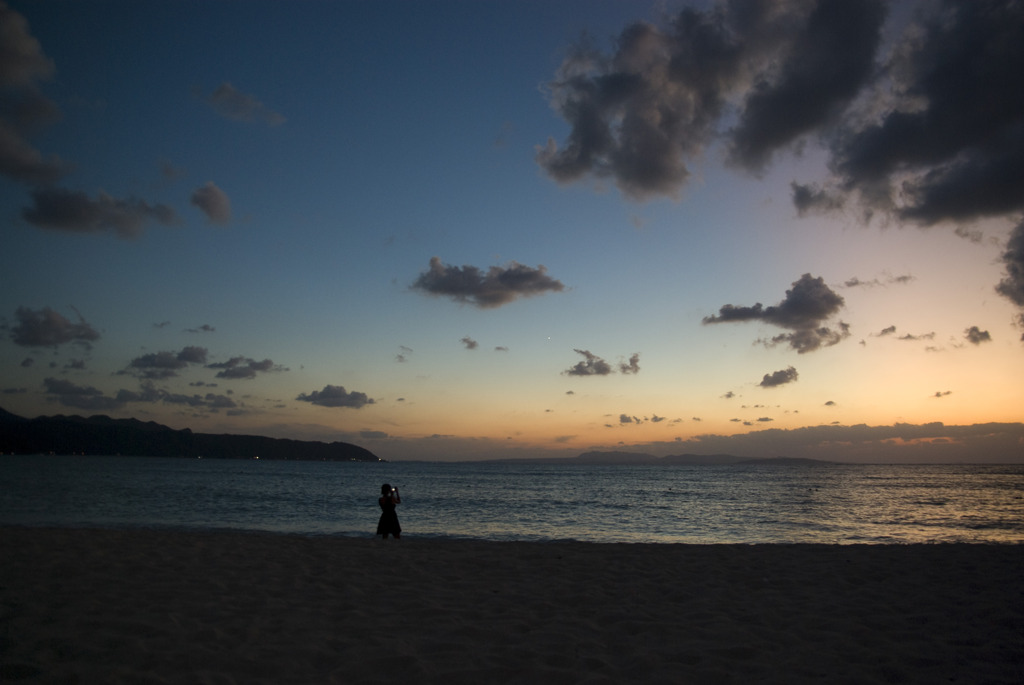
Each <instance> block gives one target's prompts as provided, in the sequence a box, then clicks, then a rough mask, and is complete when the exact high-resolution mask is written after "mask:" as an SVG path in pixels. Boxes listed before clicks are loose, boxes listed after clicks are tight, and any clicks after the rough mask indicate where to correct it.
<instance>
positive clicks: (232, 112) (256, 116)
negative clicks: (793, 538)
mask: <svg viewBox="0 0 1024 685" xmlns="http://www.w3.org/2000/svg"><path fill="white" fill-rule="evenodd" d="M205 100H206V102H207V103H208V104H209V105H210V106H211V107H212V108H213V110H214V111H215V112H217V114H220V115H221V116H222V117H225V118H227V119H232V120H234V121H252V122H258V123H262V124H267V125H269V126H277V125H278V124H283V123H284V122H285V118H284V116H283V115H281V114H278V113H277V112H275V111H274V110H272V109H270V108H269V107H267V106H266V105H264V104H263V103H262V102H260V101H259V100H258V99H257V98H256V97H255V96H253V95H249V94H247V93H243V92H242V91H240V90H238V89H237V88H235V87H234V86H233V85H231V84H230V83H228V82H227V81H225V82H224V83H222V84H220V85H219V86H217V89H216V90H214V91H213V92H212V93H211V94H210V95H209V96H207V97H206V98H205Z"/></svg>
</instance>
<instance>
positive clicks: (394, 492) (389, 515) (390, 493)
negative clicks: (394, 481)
mask: <svg viewBox="0 0 1024 685" xmlns="http://www.w3.org/2000/svg"><path fill="white" fill-rule="evenodd" d="M377 502H379V503H380V509H381V514H380V521H378V522H377V535H383V536H384V539H385V540H387V539H388V535H394V536H395V539H396V540H398V539H400V538H401V537H402V526H401V525H399V523H398V514H396V513H395V505H396V504H401V503H402V498H401V497H400V496H399V495H398V488H393V487H391V486H390V485H388V484H387V483H384V485H382V486H380V499H378V500H377Z"/></svg>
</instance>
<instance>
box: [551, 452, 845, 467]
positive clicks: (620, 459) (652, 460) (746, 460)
mask: <svg viewBox="0 0 1024 685" xmlns="http://www.w3.org/2000/svg"><path fill="white" fill-rule="evenodd" d="M533 461H534V462H535V463H537V462H543V463H560V464H616V465H622V464H627V465H635V466H647V465H652V466H654V465H662V466H675V465H720V464H776V465H785V464H809V465H815V464H831V463H834V462H828V461H822V460H820V459H800V458H796V457H771V458H768V459H751V458H750V457H737V456H735V455H732V454H670V455H668V456H665V457H656V456H654V455H653V454H645V453H643V452H584V453H583V454H581V455H579V456H578V457H569V458H565V459H535V460H533Z"/></svg>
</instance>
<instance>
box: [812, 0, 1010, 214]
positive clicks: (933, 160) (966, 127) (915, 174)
mask: <svg viewBox="0 0 1024 685" xmlns="http://www.w3.org/2000/svg"><path fill="white" fill-rule="evenodd" d="M921 9H922V10H923V11H924V12H926V13H927V14H922V15H921V16H920V17H919V20H918V21H917V22H916V23H915V25H913V26H911V27H910V28H909V29H908V31H907V34H906V35H905V36H903V37H902V38H901V39H900V41H899V45H898V46H897V49H896V50H894V52H893V55H892V57H891V59H890V60H889V62H888V63H887V64H885V65H883V68H882V69H880V70H879V81H878V82H877V83H876V86H877V88H875V89H874V91H871V92H868V93H865V99H866V100H870V107H868V108H865V109H866V111H868V112H870V114H868V115H863V114H862V113H860V112H850V113H849V116H848V117H847V120H846V122H845V125H844V127H843V128H842V130H841V131H840V132H839V133H838V134H837V135H836V136H834V137H833V138H832V142H831V146H830V148H831V155H832V157H831V163H830V167H831V168H832V170H833V172H834V173H835V175H836V177H837V179H838V180H839V181H840V183H841V184H842V187H843V188H844V189H845V190H847V191H850V192H859V194H860V196H861V198H862V199H863V200H864V201H865V202H866V203H867V204H868V205H870V206H872V207H873V208H876V209H883V210H886V211H892V212H893V213H894V214H895V215H896V216H897V217H898V218H900V219H904V220H910V221H914V222H917V223H921V224H924V225H930V224H934V223H937V222H939V221H943V220H955V221H968V220H972V219H976V218H980V217H985V216H999V215H1006V214H1012V213H1014V212H1017V211H1020V210H1021V209H1024V93H1022V89H1021V88H1020V65H1021V64H1024V40H1021V35H1024V6H1022V5H1021V3H1019V2H1015V1H1014V0H1002V1H999V0H994V1H989V2H958V1H957V0H945V1H944V2H932V3H922V5H921Z"/></svg>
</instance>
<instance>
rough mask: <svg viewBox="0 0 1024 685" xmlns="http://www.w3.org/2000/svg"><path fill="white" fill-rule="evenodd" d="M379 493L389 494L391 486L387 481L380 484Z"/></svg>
mask: <svg viewBox="0 0 1024 685" xmlns="http://www.w3.org/2000/svg"><path fill="white" fill-rule="evenodd" d="M380 494H382V495H390V494H391V486H390V485H388V484H387V483H384V485H382V486H380Z"/></svg>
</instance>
